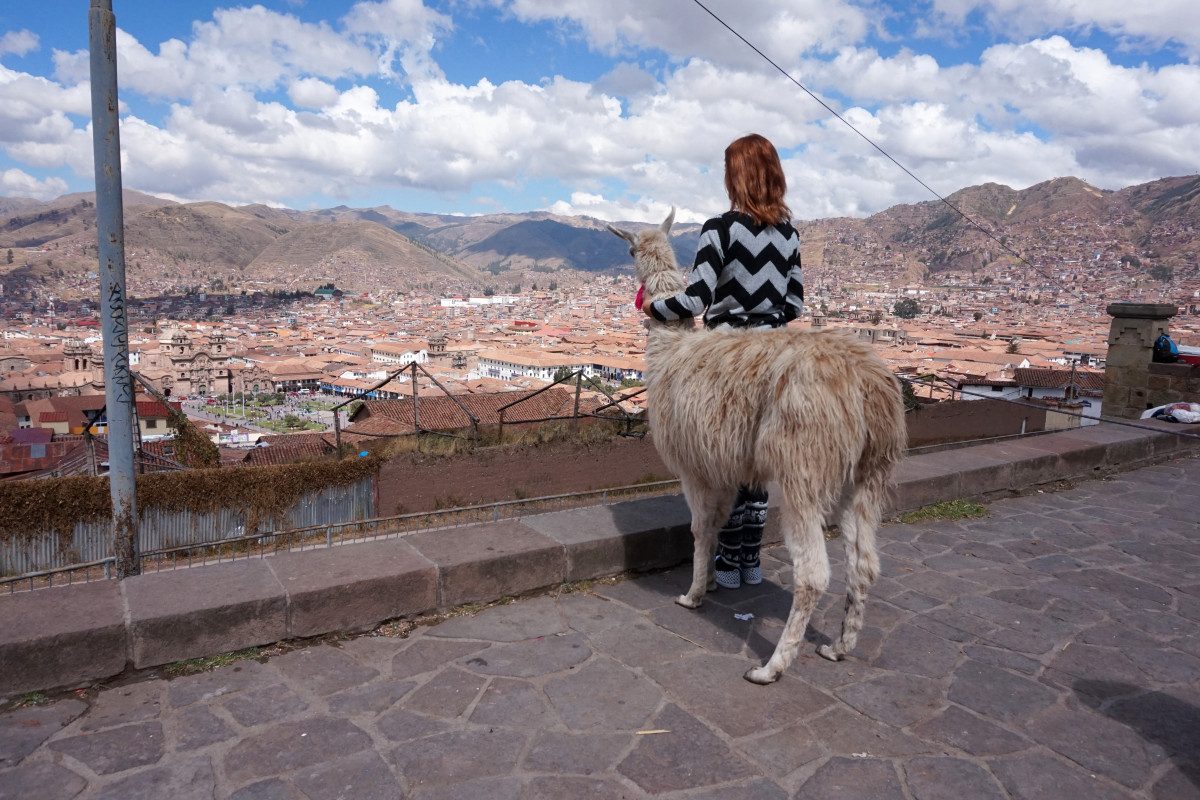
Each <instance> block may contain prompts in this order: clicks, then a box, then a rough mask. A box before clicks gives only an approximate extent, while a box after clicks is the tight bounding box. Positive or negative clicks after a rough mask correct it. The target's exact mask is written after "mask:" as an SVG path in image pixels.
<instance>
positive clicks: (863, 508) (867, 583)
mask: <svg viewBox="0 0 1200 800" xmlns="http://www.w3.org/2000/svg"><path fill="white" fill-rule="evenodd" d="M872 366H875V367H876V368H875V369H872V370H871V371H872V372H880V371H883V372H884V374H883V375H879V376H875V377H877V378H878V379H877V380H874V381H872V382H871V383H870V384H869V385H868V387H867V389H866V392H865V396H864V402H863V414H864V415H865V419H866V426H867V440H866V443H865V445H864V447H863V449H862V453H861V454H860V456H859V459H858V463H857V464H856V465H855V468H854V477H853V485H852V486H851V487H848V492H847V494H848V495H849V496H848V497H847V498H846V502H845V505H844V507H843V510H842V514H841V517H840V519H839V520H838V523H839V526H840V527H841V531H842V539H843V541H844V542H845V546H846V616H845V618H844V619H843V620H842V635H841V637H840V638H839V639H838V641H837V643H836V644H835V645H834V646H833V647H830V646H829V645H822V646H821V648H820V650H819V651H818V652H820V654H821V655H822V656H824V657H825V658H828V659H830V660H833V661H840V660H841V659H842V658H843V657H844V656H845V655H846V654H847V653H849V652H850V651H852V650H853V649H854V646H855V644H857V642H858V634H859V631H861V630H862V626H863V619H864V616H865V612H866V604H867V592H868V590H869V589H870V588H871V584H872V583H874V581H875V579H876V578H877V577H879V555H878V553H877V552H876V550H875V531H876V529H877V528H878V527H879V521H880V519H881V518H882V516H883V509H884V507H885V505H886V504H887V499H888V490H889V488H890V486H891V475H892V469H893V468H894V467H895V465H896V464H897V463H898V462H899V461H900V458H901V457H902V456H903V454H904V448H905V446H906V445H907V443H908V433H907V428H906V424H905V420H904V404H903V401H902V400H901V394H900V386H899V384H898V383H897V382H896V379H895V378H894V377H893V376H892V375H891V373H890V372H887V371H886V367H882V365H878V366H876V365H872Z"/></svg>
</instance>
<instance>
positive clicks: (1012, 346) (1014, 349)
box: [1004, 339, 1021, 355]
mask: <svg viewBox="0 0 1200 800" xmlns="http://www.w3.org/2000/svg"><path fill="white" fill-rule="evenodd" d="M1004 352H1006V353H1008V354H1009V355H1012V354H1015V353H1020V352H1021V349H1020V346H1019V345H1018V344H1017V340H1016V339H1013V340H1012V341H1011V342H1009V343H1008V347H1006V348H1005V349H1004Z"/></svg>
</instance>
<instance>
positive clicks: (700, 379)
mask: <svg viewBox="0 0 1200 800" xmlns="http://www.w3.org/2000/svg"><path fill="white" fill-rule="evenodd" d="M673 218H674V211H672V214H671V216H669V217H668V218H667V220H666V221H665V222H664V223H663V224H662V225H661V226H660V227H658V228H652V229H649V230H645V231H642V232H640V233H638V234H631V233H628V232H626V231H621V230H618V229H616V228H612V227H611V226H610V230H612V232H613V233H616V234H617V235H618V236H621V237H622V238H623V239H625V240H626V241H628V242H629V243H630V253H631V254H632V255H633V256H634V261H635V265H636V269H637V274H638V277H639V279H641V281H642V282H643V283H644V284H645V286H646V292H645V301H646V302H652V301H653V300H658V299H662V298H664V297H669V296H671V295H673V294H675V293H676V292H678V291H680V290H681V289H682V288H683V287H684V286H685V283H684V277H683V274H682V273H681V272H680V271H679V267H678V265H677V264H676V262H675V255H674V252H673V251H672V249H671V246H670V244H669V242H668V241H667V236H666V235H667V233H668V232H669V230H670V227H671V222H672V221H673ZM647 328H648V329H649V340H648V343H647V346H646V386H647V389H646V392H647V400H648V405H649V408H650V430H651V433H652V434H653V436H654V444H655V447H656V448H657V450H658V452H659V454H660V455H661V456H662V459H663V462H664V463H665V464H666V465H667V466H668V467H669V468H670V469H671V471H672V472H673V473H674V474H675V475H677V476H679V479H680V482H681V484H682V486H683V493H684V496H685V497H686V498H687V502H688V507H689V508H690V509H691V512H692V535H693V536H694V538H695V560H694V562H693V571H692V585H691V588H690V589H689V590H688V593H687V594H685V595H681V596H680V597H679V598H677V600H676V602H678V603H679V604H680V605H682V606H686V607H688V608H696V607H697V606H699V605H700V601H701V599H702V598H703V596H704V593H705V591H706V590H707V589H709V588H710V587H711V586H712V584H711V581H712V577H713V576H712V571H713V554H714V552H715V548H716V541H717V531H718V530H719V529H720V527H721V525H722V524H723V523H724V522H725V519H726V517H727V516H728V515H729V512H730V509H731V506H732V504H733V499H734V496H735V494H736V491H737V487H738V486H739V485H743V484H745V485H757V486H765V485H766V484H767V483H768V482H774V483H775V484H776V485H778V487H779V492H778V494H777V495H773V497H774V498H775V499H776V500H777V501H778V504H779V512H780V514H781V527H782V531H783V538H784V543H785V544H786V546H787V548H788V552H789V553H790V555H791V559H792V565H793V581H792V587H793V593H794V594H793V599H792V609H791V613H790V614H789V615H788V620H787V624H786V625H785V627H784V631H783V634H782V636H781V637H780V640H779V644H778V645H777V647H776V649H775V652H774V654H773V655H772V656H771V657H770V659H768V660H767V662H766V663H765V664H763V665H762V666H760V667H755V668H753V669H751V670H750V671H749V672H747V673H746V678H747V680H750V681H752V682H754V683H761V684H766V683H771V682H773V681H775V680H778V678H779V676H780V675H781V674H783V672H784V670H786V669H787V668H788V665H790V664H791V662H792V660H793V659H794V658H795V656H796V652H797V650H798V649H799V647H800V643H801V641H802V640H803V638H804V632H805V628H806V626H807V624H808V619H809V617H810V616H811V614H812V611H813V608H814V607H815V606H816V604H817V600H818V599H819V598H820V596H821V594H822V593H823V592H824V591H825V589H826V588H828V586H829V559H828V556H827V555H826V552H825V539H824V536H823V531H822V524H823V522H824V520H826V519H833V520H835V521H836V522H838V524H839V526H840V528H841V533H842V538H843V540H844V542H845V547H846V572H847V575H846V583H847V598H846V616H845V619H844V620H843V622H842V632H841V636H840V638H839V639H838V641H837V643H836V644H835V645H834V646H832V647H830V646H829V645H823V646H822V647H821V648H820V649H819V652H820V654H821V655H822V656H824V657H825V658H829V659H831V660H834V661H837V660H840V659H841V658H842V657H843V656H844V655H845V654H846V653H848V652H850V651H851V650H852V649H853V648H854V645H855V643H856V641H857V638H858V633H859V631H860V630H861V629H862V624H863V610H864V606H865V603H866V596H867V590H868V588H869V587H870V585H871V582H872V581H874V580H875V578H876V576H877V575H878V574H879V558H878V556H877V555H876V552H875V530H876V528H877V527H878V525H879V519H880V515H881V513H882V508H883V504H884V502H885V499H886V495H887V488H888V484H889V480H890V475H891V471H892V468H893V466H894V465H895V464H896V462H897V461H899V459H900V456H901V454H902V452H903V450H904V447H905V444H906V437H907V433H906V428H905V422H904V406H903V402H902V400H901V394H900V387H899V384H898V382H897V381H896V379H895V377H894V376H893V375H892V373H891V371H890V370H889V369H888V367H887V364H885V363H884V361H883V360H882V359H881V358H879V356H878V355H876V354H875V353H874V352H872V350H871V348H870V346H869V345H866V344H863V343H862V342H861V341H859V340H858V339H857V338H856V337H854V336H852V335H850V334H847V333H842V332H836V331H811V330H793V329H788V328H779V329H774V330H764V329H754V330H747V329H741V330H714V331H702V332H701V331H694V330H693V329H692V328H691V326H687V327H684V326H680V325H678V324H673V325H663V324H660V323H657V322H654V321H651V322H649V323H648V324H647Z"/></svg>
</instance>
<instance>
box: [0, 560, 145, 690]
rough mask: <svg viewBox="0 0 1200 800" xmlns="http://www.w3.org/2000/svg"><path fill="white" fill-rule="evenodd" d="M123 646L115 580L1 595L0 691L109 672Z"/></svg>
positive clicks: (121, 663)
mask: <svg viewBox="0 0 1200 800" xmlns="http://www.w3.org/2000/svg"><path fill="white" fill-rule="evenodd" d="M126 649H127V645H126V639H125V604H124V601H123V600H122V599H121V589H120V585H119V584H118V583H117V582H116V581H100V582H98V583H81V584H76V585H75V586H67V587H63V588H61V589H44V590H39V591H33V592H21V593H20V594H13V595H8V596H0V695H14V694H21V693H23V692H30V691H33V690H35V689H45V688H48V687H52V686H73V685H77V684H81V683H91V682H92V681H97V680H102V679H104V678H108V677H111V676H113V675H116V674H118V673H120V672H121V671H122V670H124V669H125V661H126Z"/></svg>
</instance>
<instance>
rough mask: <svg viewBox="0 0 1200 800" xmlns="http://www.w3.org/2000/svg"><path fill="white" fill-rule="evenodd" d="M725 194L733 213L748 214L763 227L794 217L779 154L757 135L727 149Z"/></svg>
mask: <svg viewBox="0 0 1200 800" xmlns="http://www.w3.org/2000/svg"><path fill="white" fill-rule="evenodd" d="M725 191H726V192H728V193H729V202H730V203H731V204H732V207H733V210H734V211H741V212H742V213H744V214H748V215H749V216H751V217H753V218H754V221H755V222H757V223H758V224H760V225H776V224H778V223H780V222H786V221H787V220H788V219H790V218H791V216H792V212H791V209H789V208H788V207H787V203H785V202H784V201H783V196H784V195H785V194H787V179H786V178H785V177H784V176H783V164H781V163H780V162H779V153H778V152H776V150H775V145H773V144H771V142H770V140H768V139H767V138H766V137H765V136H760V135H758V134H757V133H752V134H750V135H749V136H743V137H742V138H740V139H736V140H734V142H733V143H732V144H730V145H729V147H726V148H725Z"/></svg>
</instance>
